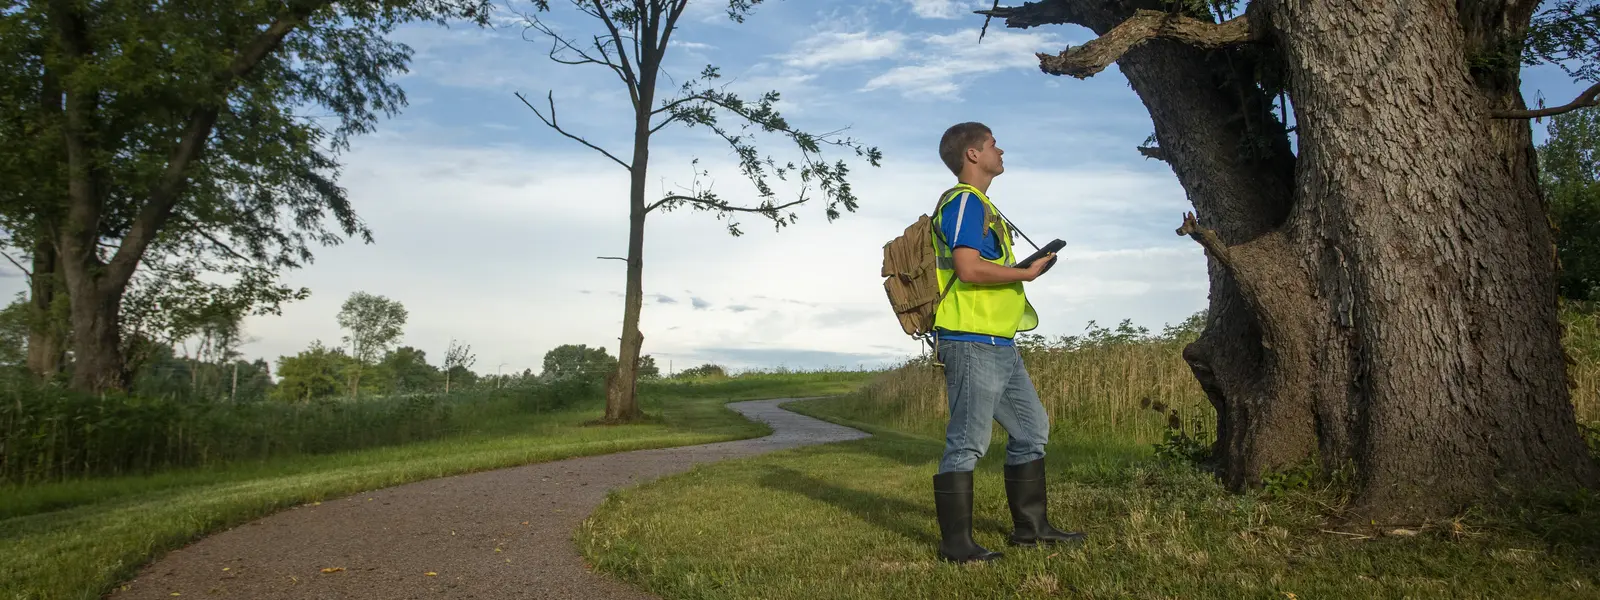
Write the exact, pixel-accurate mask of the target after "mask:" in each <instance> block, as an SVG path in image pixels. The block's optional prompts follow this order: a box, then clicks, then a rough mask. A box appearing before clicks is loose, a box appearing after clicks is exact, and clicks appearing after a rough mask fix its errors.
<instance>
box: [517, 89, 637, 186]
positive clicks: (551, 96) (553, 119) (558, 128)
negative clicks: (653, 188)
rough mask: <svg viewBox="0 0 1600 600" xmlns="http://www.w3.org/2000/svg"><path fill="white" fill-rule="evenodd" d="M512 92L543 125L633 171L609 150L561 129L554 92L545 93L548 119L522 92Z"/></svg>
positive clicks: (631, 167)
mask: <svg viewBox="0 0 1600 600" xmlns="http://www.w3.org/2000/svg"><path fill="white" fill-rule="evenodd" d="M512 93H513V94H515V95H516V96H517V98H518V99H520V100H522V103H523V104H527V105H528V108H530V109H532V110H533V114H535V115H539V120H540V121H544V124H545V125H549V126H550V128H551V129H554V130H556V131H558V132H560V133H561V135H564V136H567V137H569V138H572V139H574V140H577V141H578V143H580V144H583V145H585V146H588V147H590V148H593V149H594V150H595V151H596V152H599V153H601V154H604V155H606V158H609V159H611V160H613V161H616V163H617V164H619V165H622V168H624V169H627V170H628V171H629V172H632V171H633V166H632V165H629V164H628V163H625V162H622V159H620V158H617V157H615V156H612V154H611V153H610V152H606V150H605V149H604V148H601V147H599V146H596V145H594V144H591V143H589V140H586V139H583V138H581V137H578V136H575V135H572V134H570V133H567V130H565V129H562V128H561V126H560V125H557V124H556V100H555V92H550V93H549V95H547V96H546V98H545V99H546V100H547V101H548V102H549V103H550V118H549V119H546V118H544V114H543V113H541V112H539V109H537V108H533V104H531V103H529V102H528V99H527V98H523V97H522V92H512Z"/></svg>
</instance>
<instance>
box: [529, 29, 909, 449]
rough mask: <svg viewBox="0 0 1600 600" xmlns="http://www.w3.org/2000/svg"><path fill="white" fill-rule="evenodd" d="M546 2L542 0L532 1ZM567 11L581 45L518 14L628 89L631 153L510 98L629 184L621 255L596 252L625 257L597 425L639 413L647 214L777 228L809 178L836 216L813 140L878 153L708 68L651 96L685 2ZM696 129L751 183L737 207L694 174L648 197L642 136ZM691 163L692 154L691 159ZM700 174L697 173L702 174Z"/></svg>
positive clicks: (831, 179)
mask: <svg viewBox="0 0 1600 600" xmlns="http://www.w3.org/2000/svg"><path fill="white" fill-rule="evenodd" d="M760 2H761V0H728V17H729V18H730V19H732V20H734V21H735V22H743V21H744V18H745V16H746V15H748V14H749V13H750V11H751V10H752V9H753V7H754V5H756V4H760ZM535 4H536V5H537V6H538V7H539V8H541V9H546V8H548V7H547V6H546V5H547V3H546V2H544V1H536V2H535ZM572 4H573V7H574V9H575V10H577V11H578V12H580V13H582V14H585V15H588V16H589V17H591V18H592V19H593V20H594V21H595V22H597V26H598V29H599V30H600V31H599V32H598V33H595V34H592V35H590V36H588V37H589V38H590V40H589V41H588V42H580V41H578V38H575V37H569V36H565V35H562V34H560V33H557V32H556V31H555V30H554V29H552V28H551V27H549V26H548V24H546V23H545V22H543V21H540V20H539V19H538V18H537V17H535V16H531V15H525V18H526V20H527V24H528V27H529V28H530V29H533V30H536V31H538V32H539V33H541V34H544V35H545V36H547V37H549V38H550V39H551V40H552V44H551V48H550V51H549V55H550V58H551V59H552V60H555V61H556V62H559V63H561V64H566V65H596V66H600V67H603V68H605V69H607V70H610V71H611V72H612V73H613V74H615V75H616V77H617V79H618V80H619V81H620V82H621V83H622V85H623V87H625V88H626V89H627V91H628V98H629V99H630V100H631V103H632V111H631V114H630V115H629V116H630V117H631V122H632V124H633V151H632V153H631V155H628V156H629V158H628V159H626V160H625V159H623V158H619V157H618V155H617V154H614V153H612V152H610V151H607V150H605V149H604V148H601V147H600V146H598V145H596V144H593V143H590V142H589V141H588V140H587V139H585V138H584V137H582V136H579V135H576V134H574V133H572V132H571V131H568V130H567V129H566V128H564V127H562V126H561V124H560V122H559V121H558V120H557V117H556V107H555V97H554V94H553V93H550V94H546V96H545V102H544V104H545V107H544V109H543V110H541V109H540V108H539V107H537V106H535V105H534V103H532V102H529V101H528V99H527V98H526V97H523V96H522V94H520V93H519V94H517V97H518V98H520V99H521V100H522V102H523V103H524V104H526V105H527V106H528V108H530V109H532V110H533V111H534V114H535V115H537V116H538V117H539V120H540V121H541V122H543V123H544V124H545V125H547V126H549V127H550V128H552V129H554V130H556V131H557V132H560V133H561V134H562V135H564V136H566V137H568V138H570V139H572V140H574V141H576V142H578V143H580V144H582V145H584V146H586V147H588V148H591V149H593V150H595V151H597V152H599V153H600V154H602V155H604V156H605V157H606V158H608V159H610V160H611V161H612V162H614V163H616V164H617V165H619V166H621V167H622V168H623V169H624V170H626V171H628V174H629V176H630V183H631V187H630V189H629V197H628V207H629V211H628V215H629V218H628V255H627V256H626V257H602V258H608V259H612V260H620V261H623V262H625V263H627V291H626V293H625V295H624V308H623V319H622V337H621V347H620V349H619V351H618V353H617V354H618V362H617V368H616V371H615V372H614V373H612V376H611V377H610V379H609V380H608V384H607V386H606V387H607V389H606V414H605V417H604V421H605V422H624V421H631V420H635V419H637V418H639V416H640V415H641V413H640V412H639V408H638V404H637V402H636V401H635V399H634V384H635V383H636V381H637V379H638V367H639V363H638V361H639V349H640V346H641V345H642V343H643V336H642V335H641V334H640V333H639V316H640V310H641V305H642V304H643V297H644V293H643V273H644V223H645V217H646V216H647V215H648V214H650V213H651V212H653V211H656V210H662V211H670V210H673V209H675V208H678V207H682V206H685V205H687V206H690V207H692V208H695V209H697V210H706V211H712V212H715V213H717V216H718V218H719V219H720V218H725V217H732V216H733V214H734V213H746V214H757V215H761V216H763V217H766V218H768V219H770V220H771V221H772V223H773V226H774V228H781V227H783V226H785V225H788V224H791V223H793V222H794V220H795V213H794V212H792V211H790V209H792V208H794V207H796V206H799V205H801V204H804V203H806V202H807V201H809V200H810V197H809V195H810V193H811V186H812V185H813V184H814V185H816V186H817V188H818V189H820V190H821V193H822V195H823V196H824V197H825V198H826V199H827V208H826V213H827V217H828V220H829V221H830V222H831V221H832V220H833V219H835V218H838V216H839V207H840V206H842V207H843V208H844V209H845V210H849V211H852V212H853V211H854V210H855V208H856V197H855V195H854V194H853V193H852V192H851V189H850V184H849V182H848V181H846V175H847V174H848V172H849V168H848V167H847V165H846V164H845V163H844V161H842V160H841V161H838V162H837V163H835V164H829V163H827V162H825V161H824V160H823V158H822V156H821V154H822V151H821V148H822V146H823V145H825V144H826V145H832V146H837V147H842V148H846V149H849V150H853V151H854V152H855V154H856V156H858V157H860V156H865V157H866V158H867V160H868V161H869V163H870V164H871V165H872V166H875V167H876V166H878V164H879V160H880V159H881V154H880V153H879V152H878V149H877V148H867V147H863V146H862V145H861V144H860V143H859V142H856V141H855V140H853V139H850V138H843V139H839V138H836V137H835V136H836V135H837V134H838V133H839V132H830V133H827V134H822V135H814V134H810V133H806V132H803V131H800V130H797V129H795V128H794V127H793V126H791V125H790V124H789V122H788V121H786V120H785V119H784V118H783V117H782V115H780V114H779V113H778V111H777V109H776V104H777V102H778V93H777V92H775V91H773V92H767V93H766V94H764V95H762V96H761V98H760V99H759V100H757V101H755V102H748V101H746V100H744V99H742V98H740V97H739V96H738V95H737V94H734V93H732V92H729V91H727V89H726V86H724V87H720V88H719V87H712V86H711V82H713V81H715V80H717V79H719V78H720V74H719V73H718V71H717V68H716V67H715V66H710V65H708V66H706V67H705V69H704V70H702V71H701V72H700V75H699V77H697V78H694V79H691V80H688V81H687V82H685V83H684V84H683V85H682V86H681V87H680V88H679V89H678V90H677V91H676V92H675V94H674V95H672V96H671V97H668V98H666V99H664V100H662V101H660V102H659V103H658V102H657V89H656V86H657V82H658V81H659V77H660V76H661V74H662V69H661V64H662V60H663V59H664V58H665V57H666V54H667V49H668V47H669V44H670V41H671V39H672V34H673V32H674V31H675V30H676V29H677V23H678V20H679V19H680V18H681V17H682V16H683V14H684V11H685V10H686V9H687V7H688V5H689V2H688V0H572ZM723 118H727V119H729V120H730V121H733V122H734V123H736V124H737V125H738V128H737V129H734V128H731V127H729V126H728V125H726V124H724V123H723V122H722V119H723ZM673 124H682V125H684V126H687V127H696V126H700V127H706V128H708V129H710V130H711V131H712V133H713V134H715V135H716V136H718V137H719V138H721V139H722V140H723V141H725V142H727V144H728V145H729V146H730V147H731V148H732V149H733V151H734V152H735V153H736V154H737V155H738V157H739V167H740V169H741V170H742V172H743V173H744V175H745V176H746V177H748V178H749V179H750V181H751V183H753V184H754V186H755V188H756V192H757V195H758V197H759V199H760V200H759V202H758V203H756V204H754V205H740V204H735V203H732V202H729V201H727V200H723V199H722V198H720V197H718V195H717V194H715V193H714V192H712V190H711V189H710V188H709V187H701V185H700V183H699V178H698V177H699V175H697V176H696V178H695V180H694V182H693V183H692V184H691V185H690V187H689V188H688V189H687V190H685V191H684V192H683V193H670V194H665V195H663V196H662V197H659V198H654V199H651V198H648V196H649V194H648V192H647V191H646V189H645V185H646V182H647V181H648V180H647V173H646V171H647V169H648V166H649V162H650V138H651V136H653V135H655V134H656V133H658V132H660V131H661V130H662V129H663V128H666V127H667V126H669V125H673ZM751 127H754V128H757V129H760V130H761V131H762V132H764V133H775V134H779V135H782V136H785V137H787V138H788V139H789V140H791V141H792V142H793V143H794V144H795V146H796V148H797V149H798V150H799V152H800V154H801V162H800V165H798V166H797V165H796V164H795V163H793V162H788V163H785V164H784V165H783V166H779V165H778V163H777V162H776V161H774V160H773V159H772V158H770V157H766V158H763V157H762V156H761V155H760V153H759V152H757V150H756V148H755V146H754V145H753V143H752V142H751V140H750V139H748V137H747V136H748V134H747V133H745V130H748V129H749V128H751ZM694 164H696V165H698V159H696V161H695V163H694ZM769 169H770V170H771V172H772V173H773V174H775V175H776V176H777V177H778V178H779V179H781V180H785V181H787V180H788V177H789V176H790V174H791V173H795V172H798V176H799V179H800V183H801V190H800V191H799V192H798V193H797V195H796V197H795V198H793V199H789V200H784V201H780V200H778V199H777V193H776V192H774V191H773V189H772V187H771V185H770V184H769V182H768V180H767V177H768V170H769ZM702 174H703V172H702ZM728 231H729V233H731V234H733V235H736V236H737V235H740V234H741V232H740V230H739V224H738V222H737V221H736V220H734V219H732V218H729V222H728Z"/></svg>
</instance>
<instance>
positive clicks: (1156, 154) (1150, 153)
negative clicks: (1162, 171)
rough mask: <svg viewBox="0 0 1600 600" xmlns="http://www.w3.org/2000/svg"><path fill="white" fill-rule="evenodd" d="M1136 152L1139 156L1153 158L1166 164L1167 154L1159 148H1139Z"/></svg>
mask: <svg viewBox="0 0 1600 600" xmlns="http://www.w3.org/2000/svg"><path fill="white" fill-rule="evenodd" d="M1138 150H1139V154H1143V155H1144V157H1145V158H1154V159H1156V160H1159V161H1161V162H1168V161H1167V152H1166V151H1165V150H1162V149H1161V147H1160V146H1139V148H1138Z"/></svg>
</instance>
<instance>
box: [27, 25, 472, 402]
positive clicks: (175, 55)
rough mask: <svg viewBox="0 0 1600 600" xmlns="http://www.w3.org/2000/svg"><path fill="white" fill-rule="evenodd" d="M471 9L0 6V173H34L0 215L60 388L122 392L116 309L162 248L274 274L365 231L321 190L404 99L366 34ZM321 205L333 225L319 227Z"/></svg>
mask: <svg viewBox="0 0 1600 600" xmlns="http://www.w3.org/2000/svg"><path fill="white" fill-rule="evenodd" d="M488 6H489V5H488V3H487V2H485V1H483V0H356V1H354V2H338V3H335V2H331V1H329V0H286V1H284V2H268V3H245V4H240V3H237V2H218V1H215V0H181V1H177V2H158V3H150V2H130V1H127V0H63V1H59V2H32V3H17V2H8V3H6V4H5V5H4V7H5V8H4V10H0V46H4V47H3V48H0V72H4V73H5V74H6V75H5V76H3V77H0V86H3V87H4V88H5V89H3V90H0V105H5V106H6V107H7V108H4V109H0V122H4V123H5V125H3V127H5V128H6V131H5V133H6V135H5V136H3V141H0V144H3V145H4V147H3V148H0V152H4V153H5V154H6V155H7V156H13V157H17V160H15V161H12V162H9V163H8V164H5V165H3V166H0V175H14V174H16V173H18V172H28V171H31V175H32V176H33V177H35V178H37V180H38V182H37V183H36V184H30V185H28V186H24V189H20V190H17V191H15V192H12V193H6V194H4V195H3V196H0V212H3V213H5V214H4V219H5V221H6V223H7V225H10V226H13V227H14V228H11V229H10V230H11V231H14V232H20V233H21V234H22V235H20V236H18V237H19V239H18V240H17V241H18V242H19V243H20V244H23V245H32V246H35V247H37V248H40V249H41V251H40V252H37V253H36V254H37V256H36V257H35V260H36V261H39V260H46V259H49V260H48V261H46V262H50V263H51V264H52V265H56V266H58V267H59V273H60V275H61V282H62V283H63V284H64V285H63V286H62V287H63V288H64V289H65V291H66V294H67V296H68V297H69V301H70V304H71V323H72V325H71V336H72V340H71V348H72V354H73V360H74V363H75V364H74V367H73V382H72V383H73V386H74V387H76V388H78V389H80V390H85V391H98V390H102V389H107V388H120V387H124V386H125V385H126V384H127V377H128V372H127V371H126V370H125V365H124V360H123V356H122V346H121V340H120V337H121V335H122V332H121V330H120V328H119V323H120V321H121V316H122V315H121V302H122V300H123V298H124V294H125V293H126V292H127V291H128V289H129V286H130V283H131V282H132V281H133V279H134V275H135V273H136V271H137V270H138V268H139V267H140V265H141V264H142V263H143V261H144V260H145V259H146V258H147V257H149V256H151V255H152V254H153V253H162V252H164V250H162V248H164V247H165V248H170V250H165V251H167V252H173V253H175V254H176V255H187V254H189V253H190V251H200V252H204V253H206V254H209V255H212V256H222V257H229V260H241V261H244V262H248V263H254V264H257V265H265V266H267V267H269V268H293V267H296V266H299V265H300V264H302V263H303V262H306V261H309V260H310V250H309V244H311V243H322V244H328V243H337V242H338V241H340V240H341V239H342V238H341V237H340V236H341V234H342V235H344V236H358V235H359V236H361V237H363V238H364V239H366V240H367V241H371V236H370V232H368V231H366V229H365V227H364V226H362V225H361V223H360V221H359V219H357V218H356V217H355V215H354V213H353V211H352V210H351V209H350V206H349V203H348V200H347V199H346V198H345V196H344V192H343V190H342V189H340V188H339V187H338V185H337V184H336V183H335V181H334V178H335V174H336V171H337V168H338V163H337V162H336V160H335V157H336V155H337V152H339V151H342V150H344V149H345V148H347V145H348V139H349V138H350V137H351V136H353V135H357V134H361V133H365V132H368V131H371V130H372V128H373V127H374V124H375V123H376V121H377V118H378V116H379V115H380V114H384V115H387V114H393V113H394V112H395V111H397V110H398V109H399V108H400V107H402V106H403V105H404V104H405V96H404V94H403V93H402V92H401V90H400V88H399V87H398V85H396V84H395V83H393V81H391V80H392V78H393V77H394V75H395V74H396V73H398V72H400V71H402V70H403V69H404V67H405V65H406V62H407V61H408V60H409V58H410V49H409V48H406V47H405V46H403V45H399V44H396V43H394V42H392V41H390V40H388V39H387V38H386V37H385V36H386V34H388V33H389V32H390V31H392V29H393V28H394V27H395V26H397V25H399V24H401V23H404V22H408V21H415V20H433V21H437V22H443V21H444V20H446V19H450V18H458V17H459V18H467V19H472V20H474V21H476V22H478V23H487V19H488V11H487V9H488ZM318 112H320V113H325V114H323V115H318V116H315V117H313V116H309V115H310V114H311V113H318ZM319 119H324V120H322V121H319ZM13 134H22V135H13ZM6 180H7V181H16V179H13V178H12V177H9V176H8V177H6ZM329 213H331V216H332V217H333V219H334V220H335V221H336V222H337V225H338V229H339V232H338V233H334V232H330V231H328V230H327V229H325V228H324V227H323V218H324V217H325V216H328V214H329ZM37 266H38V265H37V263H36V268H35V269H34V271H35V272H44V270H43V269H40V268H37ZM41 287H43V286H42V285H41V286H36V287H35V289H40V288H41ZM46 300H50V299H49V298H41V301H46Z"/></svg>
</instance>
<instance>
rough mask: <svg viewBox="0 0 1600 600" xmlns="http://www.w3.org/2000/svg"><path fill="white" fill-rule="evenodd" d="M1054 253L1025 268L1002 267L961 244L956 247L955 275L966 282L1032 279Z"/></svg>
mask: <svg viewBox="0 0 1600 600" xmlns="http://www.w3.org/2000/svg"><path fill="white" fill-rule="evenodd" d="M1055 256H1056V255H1055V253H1053V252H1052V253H1050V254H1048V255H1045V256H1043V257H1040V258H1039V260H1036V261H1033V264H1031V265H1028V268H1026V269H1019V268H1016V267H1004V266H1000V265H997V264H994V263H992V262H989V261H986V260H983V258H982V257H981V256H979V255H978V251H977V250H976V249H973V248H968V247H965V246H962V247H960V248H956V251H955V260H956V277H959V278H961V280H962V281H965V282H967V283H979V284H983V283H991V284H992V283H1012V282H1015V281H1033V280H1034V279H1036V278H1038V277H1039V274H1040V273H1042V272H1043V271H1044V267H1045V265H1048V264H1050V260H1051V259H1054V258H1055Z"/></svg>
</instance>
